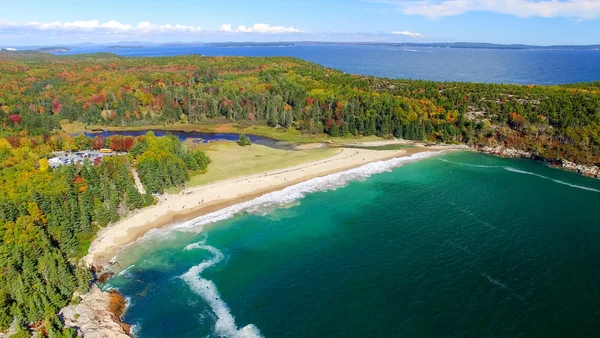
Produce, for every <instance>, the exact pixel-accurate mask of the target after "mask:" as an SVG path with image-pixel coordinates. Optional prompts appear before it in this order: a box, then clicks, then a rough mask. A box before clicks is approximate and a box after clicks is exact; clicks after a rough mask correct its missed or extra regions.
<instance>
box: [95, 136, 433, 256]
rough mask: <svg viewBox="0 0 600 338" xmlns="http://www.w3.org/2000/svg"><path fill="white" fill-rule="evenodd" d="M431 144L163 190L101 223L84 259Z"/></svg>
mask: <svg viewBox="0 0 600 338" xmlns="http://www.w3.org/2000/svg"><path fill="white" fill-rule="evenodd" d="M432 150H433V151H435V150H442V149H441V148H436V147H433V148H410V149H402V150H381V151H377V150H368V149H349V148H342V149H340V151H339V152H338V153H336V154H335V155H334V156H331V157H329V158H326V159H322V160H319V161H314V162H308V163H304V164H301V165H297V166H293V167H288V168H282V169H278V170H273V171H269V172H264V173H260V174H254V175H250V176H242V177H236V178H232V179H227V180H223V181H218V182H215V183H211V184H207V185H203V186H198V187H194V188H186V189H185V190H183V191H182V192H180V193H179V194H176V195H164V196H161V197H160V201H159V202H158V203H157V204H156V205H153V206H150V207H147V208H144V209H141V210H139V211H138V212H137V213H135V214H133V215H132V216H130V217H127V218H125V219H123V220H121V221H119V222H117V223H115V224H113V225H110V226H108V227H106V228H104V229H102V230H101V231H100V232H99V234H98V236H97V238H96V239H95V240H94V241H93V242H92V244H91V246H90V248H89V251H88V255H87V256H85V257H84V261H85V262H86V264H88V265H95V266H102V265H105V264H107V263H109V262H110V260H111V259H112V258H113V257H114V256H115V255H116V253H117V250H118V249H119V248H120V247H122V246H124V245H127V244H130V243H132V242H134V241H136V240H137V239H139V238H140V237H142V236H143V235H144V234H145V233H146V232H147V231H149V230H151V229H154V228H159V227H163V226H165V225H170V224H174V223H179V222H183V221H187V220H191V219H194V218H196V217H198V216H201V215H204V214H207V213H210V212H214V211H216V210H219V209H221V208H224V207H227V206H230V205H234V204H237V203H241V202H245V201H248V200H251V199H254V198H256V197H259V196H261V195H263V194H266V193H269V192H272V191H277V190H281V189H283V188H285V187H287V186H291V185H294V184H298V183H300V182H303V181H306V180H309V179H311V178H315V177H320V176H325V175H329V174H332V173H336V172H340V171H344V170H348V169H351V168H355V167H359V166H362V165H364V164H367V163H370V162H375V161H381V160H387V159H391V158H396V157H403V156H411V155H413V154H415V153H419V152H423V151H432Z"/></svg>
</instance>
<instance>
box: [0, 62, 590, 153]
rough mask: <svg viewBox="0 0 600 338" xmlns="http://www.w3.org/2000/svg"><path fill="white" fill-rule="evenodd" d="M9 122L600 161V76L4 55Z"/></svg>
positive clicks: (33, 127)
mask: <svg viewBox="0 0 600 338" xmlns="http://www.w3.org/2000/svg"><path fill="white" fill-rule="evenodd" d="M0 60H1V61H2V62H0V74H2V77H1V78H0V108H1V109H0V111H1V112H2V115H1V120H2V125H3V126H5V127H6V126H8V127H12V128H16V129H20V130H28V131H29V132H31V133H34V134H35V133H41V132H43V131H45V130H52V129H58V128H59V121H60V120H61V119H67V120H69V121H80V122H83V123H85V124H88V125H108V126H144V125H149V124H153V125H157V124H158V125H161V124H162V125H165V124H176V123H182V122H183V123H207V122H210V121H215V120H218V121H221V122H231V123H255V124H266V125H269V126H271V127H279V128H295V129H298V130H301V131H303V132H305V133H326V134H328V135H331V136H342V137H343V136H353V137H356V136H360V135H367V136H368V135H377V136H381V137H400V138H405V139H409V140H424V141H432V142H446V143H465V144H472V145H473V144H474V145H477V144H481V145H491V146H496V145H504V146H508V147H514V148H517V149H521V150H527V151H530V152H532V153H534V154H536V155H538V156H540V157H545V158H564V159H568V160H571V161H573V162H577V163H580V164H596V163H599V162H600V82H595V83H581V84H573V85H560V86H537V85H530V86H522V85H503V84H480V83H463V82H456V83H454V82H432V81H420V80H401V79H400V80H394V79H385V78H377V77H369V76H361V75H351V74H345V73H343V72H340V71H337V70H333V69H328V68H324V67H322V66H319V65H317V64H314V63H310V62H306V61H302V60H299V59H295V58H287V57H276V58H257V57H203V56H199V55H190V56H181V57H159V58H126V57H118V56H116V55H112V54H91V55H78V56H60V57H59V56H52V55H48V54H40V53H33V52H32V53H21V54H18V53H16V54H15V53H12V54H11V53H3V54H0Z"/></svg>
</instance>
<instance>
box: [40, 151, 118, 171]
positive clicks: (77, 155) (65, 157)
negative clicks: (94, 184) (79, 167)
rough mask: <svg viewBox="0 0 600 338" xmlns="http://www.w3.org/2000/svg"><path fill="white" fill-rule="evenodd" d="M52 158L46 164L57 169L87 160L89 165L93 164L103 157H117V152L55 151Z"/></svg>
mask: <svg viewBox="0 0 600 338" xmlns="http://www.w3.org/2000/svg"><path fill="white" fill-rule="evenodd" d="M53 154H54V157H52V158H49V159H48V163H49V165H50V166H51V167H52V168H57V167H60V166H63V165H67V164H78V163H83V161H84V160H85V159H86V158H87V159H89V161H90V163H94V162H95V161H96V159H100V160H101V159H102V158H103V157H104V156H113V155H118V153H117V152H111V153H103V152H100V151H99V150H82V151H77V152H75V151H74V152H68V151H57V152H54V153H53Z"/></svg>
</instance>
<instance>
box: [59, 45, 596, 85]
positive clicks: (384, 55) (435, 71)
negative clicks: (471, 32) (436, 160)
mask: <svg viewBox="0 0 600 338" xmlns="http://www.w3.org/2000/svg"><path fill="white" fill-rule="evenodd" d="M96 52H108V53H114V54H118V55H122V56H174V55H188V54H202V55H207V56H293V57H297V58H301V59H303V60H307V61H311V62H315V63H318V64H321V65H324V66H327V67H331V68H335V69H339V70H342V71H344V72H347V73H354V74H363V75H374V76H381V77H389V78H410V79H423V80H434V81H468V82H486V83H516V84H546V85H548V84H559V83H572V82H586V81H597V80H600V50H492V49H459V48H456V49H454V48H414V47H410V48H401V47H386V46H316V45H315V46H292V47H208V46H196V47H191V46H180V47H176V46H168V47H166V46H165V47H145V48H135V49H107V48H105V47H102V48H100V47H94V48H89V47H86V48H74V50H73V51H72V52H69V53H60V54H61V55H62V54H82V53H96Z"/></svg>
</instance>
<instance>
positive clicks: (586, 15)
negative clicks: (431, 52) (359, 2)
mask: <svg viewBox="0 0 600 338" xmlns="http://www.w3.org/2000/svg"><path fill="white" fill-rule="evenodd" d="M366 1H369V2H376V3H382V4H388V5H394V6H397V7H398V8H399V9H400V10H401V11H402V13H404V14H408V15H422V16H425V17H427V18H429V19H432V20H436V19H439V18H441V17H444V16H455V15H460V14H464V13H467V12H472V11H487V12H495V13H501V14H507V15H514V16H518V17H522V18H529V17H543V18H555V17H564V18H574V19H578V20H585V19H595V18H598V17H600V0H366Z"/></svg>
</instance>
